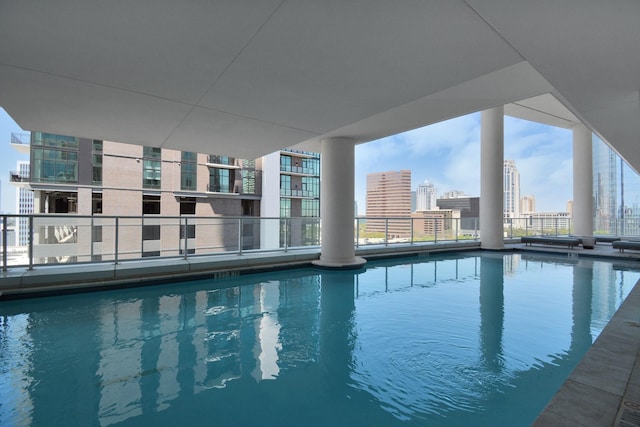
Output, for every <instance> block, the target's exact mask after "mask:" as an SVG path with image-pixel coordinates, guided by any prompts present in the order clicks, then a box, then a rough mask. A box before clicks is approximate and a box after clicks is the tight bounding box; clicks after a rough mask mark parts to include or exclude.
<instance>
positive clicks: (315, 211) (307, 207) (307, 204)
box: [301, 199, 320, 217]
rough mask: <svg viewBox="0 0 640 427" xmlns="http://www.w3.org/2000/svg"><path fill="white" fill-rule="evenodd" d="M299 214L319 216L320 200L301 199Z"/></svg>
mask: <svg viewBox="0 0 640 427" xmlns="http://www.w3.org/2000/svg"><path fill="white" fill-rule="evenodd" d="M301 215H302V216H306V217H319V216H320V200H318V199H302V212H301Z"/></svg>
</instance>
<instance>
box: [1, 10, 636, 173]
mask: <svg viewBox="0 0 640 427" xmlns="http://www.w3.org/2000/svg"><path fill="white" fill-rule="evenodd" d="M638 18H640V2H637V1H635V0H612V1H608V2H599V1H595V0H587V1H584V0H564V1H558V2H550V1H542V2H532V1H527V0H467V1H463V0H447V1H441V0H432V1H425V0H398V1H393V2H391V1H383V0H367V1H364V0H342V1H338V0H334V1H328V0H296V1H286V0H271V1H270V0H259V1H258V0H226V1H222V0H217V1H209V2H204V1H202V2H200V1H175V0H137V1H135V2H124V1H119V0H116V1H109V2H105V1H97V0H60V1H49V0H40V1H18V0H0V105H1V106H2V107H4V108H5V109H6V110H7V112H8V113H9V114H10V115H11V116H12V117H13V118H14V119H15V120H16V121H17V122H18V124H19V125H20V126H22V127H23V128H25V129H29V130H36V131H47V132H53V133H62V134H69V135H76V136H84V137H89V138H99V139H106V140H115V141H121V142H128V143H135V144H145V145H151V146H158V147H166V148H178V149H183V150H190V151H199V152H206V153H224V154H227V155H234V156H238V157H243V158H255V157H257V156H259V155H262V154H266V153H269V152H272V151H275V150H277V149H280V148H284V147H288V146H293V145H299V146H301V147H304V146H308V147H317V145H318V141H320V140H321V139H322V138H324V137H328V136H342V137H345V136H347V137H351V138H354V139H355V140H357V141H369V140H373V139H377V138H380V137H383V136H387V135H391V134H393V133H397V132H401V131H405V130H409V129H413V128H416V127H420V126H424V125H427V124H431V123H435V122H438V121H441V120H444V119H448V118H452V117H456V116H459V115H462V114H467V113H470V112H474V111H479V110H482V109H486V108H490V107H494V106H497V105H503V104H511V105H510V106H509V107H507V113H508V114H513V115H516V116H517V115H518V114H524V113H523V111H525V110H526V111H528V112H529V113H531V112H532V111H534V110H536V109H539V108H541V105H542V104H544V102H540V103H538V104H535V105H531V101H526V102H525V101H522V100H524V99H528V98H532V99H534V100H536V99H537V100H541V99H544V97H543V98H538V97H540V96H543V95H545V94H547V96H550V97H551V98H553V99H555V100H559V101H560V102H561V104H562V105H564V107H566V109H567V111H569V113H570V114H571V115H573V117H574V118H577V119H579V120H581V121H583V122H585V123H586V124H587V125H588V126H589V127H591V128H592V129H593V130H594V131H595V132H597V133H598V134H599V135H600V136H601V137H602V138H603V139H605V140H606V141H608V142H609V143H610V144H612V145H613V146H614V148H615V149H616V150H617V151H618V152H619V153H620V154H621V155H623V157H625V158H626V160H627V161H628V162H630V163H631V164H632V165H633V166H635V167H638V166H639V165H640V149H638V142H640V105H639V103H640V95H639V93H638V88H640V30H639V28H640V27H639V26H638V24H637V23H638ZM518 108H519V109H520V113H518ZM540 111H541V114H542V113H544V114H546V117H547V118H550V117H553V116H554V115H556V113H554V112H553V111H550V112H549V111H542V110H540ZM561 116H562V115H559V117H561ZM570 120H573V119H572V118H570ZM560 122H562V121H560ZM562 123H564V122H562ZM565 124H566V123H565Z"/></svg>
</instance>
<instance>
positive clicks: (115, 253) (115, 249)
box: [113, 217, 120, 264]
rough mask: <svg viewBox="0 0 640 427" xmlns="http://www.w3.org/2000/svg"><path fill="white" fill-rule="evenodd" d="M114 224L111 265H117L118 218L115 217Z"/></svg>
mask: <svg viewBox="0 0 640 427" xmlns="http://www.w3.org/2000/svg"><path fill="white" fill-rule="evenodd" d="M115 219H116V223H115V236H114V239H113V240H114V242H113V258H114V259H113V263H114V264H117V263H118V233H119V228H120V226H119V224H120V221H119V220H120V217H116V218H115Z"/></svg>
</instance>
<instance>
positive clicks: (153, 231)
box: [142, 225, 160, 240]
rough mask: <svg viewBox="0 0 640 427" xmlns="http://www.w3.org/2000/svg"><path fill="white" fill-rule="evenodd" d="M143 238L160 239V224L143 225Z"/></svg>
mask: <svg viewBox="0 0 640 427" xmlns="http://www.w3.org/2000/svg"><path fill="white" fill-rule="evenodd" d="M142 240H160V225H143V226H142Z"/></svg>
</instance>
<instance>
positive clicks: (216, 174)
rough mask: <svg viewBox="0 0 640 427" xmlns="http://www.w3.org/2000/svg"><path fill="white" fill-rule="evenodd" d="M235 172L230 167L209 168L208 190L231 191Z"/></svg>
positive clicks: (217, 191)
mask: <svg viewBox="0 0 640 427" xmlns="http://www.w3.org/2000/svg"><path fill="white" fill-rule="evenodd" d="M234 179H235V173H234V171H233V170H230V169H222V168H210V169H209V191H211V192H214V193H231V190H232V189H233V186H232V183H233V181H234Z"/></svg>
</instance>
